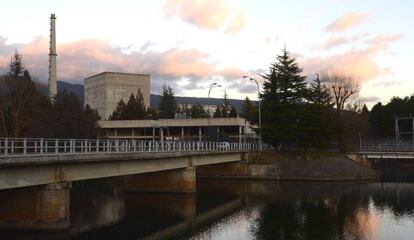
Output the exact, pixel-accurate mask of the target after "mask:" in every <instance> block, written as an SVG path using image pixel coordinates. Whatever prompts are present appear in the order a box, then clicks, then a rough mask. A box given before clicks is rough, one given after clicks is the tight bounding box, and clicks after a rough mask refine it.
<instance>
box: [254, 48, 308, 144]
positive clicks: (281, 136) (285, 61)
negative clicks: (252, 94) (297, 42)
mask: <svg viewBox="0 0 414 240" xmlns="http://www.w3.org/2000/svg"><path fill="white" fill-rule="evenodd" d="M302 71H303V70H302V69H301V68H299V66H298V64H297V63H296V60H295V58H293V57H291V56H290V55H289V53H288V51H287V50H286V49H283V51H282V55H279V56H277V59H276V62H275V63H273V64H271V66H270V71H269V73H268V74H266V75H264V76H263V77H264V78H265V79H266V82H265V83H264V91H263V94H262V96H261V97H262V104H263V112H262V137H263V139H264V140H265V141H267V142H268V143H270V144H272V145H273V146H274V147H278V146H280V145H281V146H282V147H283V148H287V147H289V146H291V145H297V144H298V142H299V140H300V138H301V137H302V131H303V127H304V123H303V122H302V121H303V117H302V116H301V114H303V111H304V110H303V108H304V103H306V100H307V98H308V95H309V93H308V89H307V86H306V81H305V78H306V77H305V76H302V75H301V73H302Z"/></svg>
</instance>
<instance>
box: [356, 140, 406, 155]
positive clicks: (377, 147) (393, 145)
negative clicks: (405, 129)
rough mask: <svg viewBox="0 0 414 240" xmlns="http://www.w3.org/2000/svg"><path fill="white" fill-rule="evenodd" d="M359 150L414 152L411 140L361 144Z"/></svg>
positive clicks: (370, 151)
mask: <svg viewBox="0 0 414 240" xmlns="http://www.w3.org/2000/svg"><path fill="white" fill-rule="evenodd" d="M359 151H360V152H369V153H414V143H413V142H403V141H394V142H393V141H385V142H371V143H364V144H361V146H360V147H359Z"/></svg>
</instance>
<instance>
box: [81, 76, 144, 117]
mask: <svg viewBox="0 0 414 240" xmlns="http://www.w3.org/2000/svg"><path fill="white" fill-rule="evenodd" d="M150 78H151V77H150V75H148V74H133V73H117V72H102V73H99V74H96V75H93V76H90V77H88V78H86V79H85V84H84V85H85V93H84V95H85V105H86V104H89V106H91V107H92V108H93V109H96V110H97V111H98V113H99V115H100V116H101V118H102V119H108V117H109V115H111V113H112V112H113V111H114V109H115V107H116V105H117V103H118V102H119V100H121V98H122V99H123V100H124V101H125V103H126V102H128V100H129V97H130V96H131V94H134V95H135V96H136V95H137V92H138V89H140V91H141V93H142V95H143V97H144V104H145V106H146V107H149V105H150Z"/></svg>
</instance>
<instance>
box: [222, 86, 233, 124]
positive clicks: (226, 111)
mask: <svg viewBox="0 0 414 240" xmlns="http://www.w3.org/2000/svg"><path fill="white" fill-rule="evenodd" d="M231 107H232V106H231V103H230V101H229V99H228V95H227V92H226V91H224V96H223V106H222V109H221V116H222V117H224V118H228V117H230V110H231Z"/></svg>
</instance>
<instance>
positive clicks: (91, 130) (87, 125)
mask: <svg viewBox="0 0 414 240" xmlns="http://www.w3.org/2000/svg"><path fill="white" fill-rule="evenodd" d="M82 117H83V119H82V122H83V129H84V131H83V134H82V137H84V138H90V139H92V138H96V137H97V136H98V131H97V128H98V124H97V122H98V121H99V120H100V119H101V117H99V115H98V112H97V111H96V110H95V109H92V108H91V107H90V106H89V105H88V104H86V106H85V108H84V111H83V116H82Z"/></svg>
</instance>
